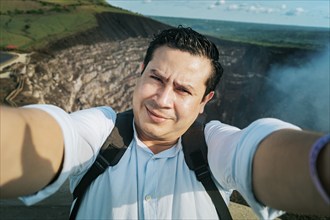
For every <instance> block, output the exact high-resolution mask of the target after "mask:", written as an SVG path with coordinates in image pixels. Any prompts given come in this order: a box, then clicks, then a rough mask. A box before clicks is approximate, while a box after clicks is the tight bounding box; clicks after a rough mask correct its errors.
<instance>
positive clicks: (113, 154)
mask: <svg viewBox="0 0 330 220" xmlns="http://www.w3.org/2000/svg"><path fill="white" fill-rule="evenodd" d="M132 123H133V111H132V110H128V111H126V112H122V113H119V114H117V119H116V124H115V127H114V128H113V130H112V132H111V134H110V135H109V136H108V138H107V139H106V141H105V142H104V143H103V145H102V147H101V149H100V152H99V154H98V156H97V158H96V160H95V162H94V163H93V164H92V166H91V167H90V168H89V170H88V171H87V172H86V174H85V175H84V176H83V178H82V179H81V180H80V182H79V184H78V185H77V186H76V188H75V189H74V191H73V199H76V201H75V203H74V206H73V209H72V211H71V213H70V219H75V218H76V216H77V213H78V210H79V206H80V204H81V201H82V199H83V197H84V194H85V192H86V190H87V188H88V186H89V185H90V184H91V183H92V182H93V181H94V180H95V179H96V178H97V177H98V176H99V175H100V174H102V173H103V172H104V171H105V170H106V169H107V168H108V167H109V166H115V165H116V164H117V163H118V162H119V160H120V158H121V157H122V156H123V155H124V153H125V151H126V149H127V147H128V146H129V144H130V143H131V141H132V139H133V124H132Z"/></svg>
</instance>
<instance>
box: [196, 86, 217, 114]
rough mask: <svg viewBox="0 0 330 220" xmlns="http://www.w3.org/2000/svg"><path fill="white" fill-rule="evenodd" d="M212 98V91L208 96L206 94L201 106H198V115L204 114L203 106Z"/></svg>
mask: <svg viewBox="0 0 330 220" xmlns="http://www.w3.org/2000/svg"><path fill="white" fill-rule="evenodd" d="M213 96H214V91H211V92H210V93H209V94H207V95H206V96H205V97H204V98H203V100H202V102H201V104H200V107H199V113H200V114H202V113H203V112H204V108H205V105H206V104H207V103H208V102H209V101H210V100H211V99H212V98H213Z"/></svg>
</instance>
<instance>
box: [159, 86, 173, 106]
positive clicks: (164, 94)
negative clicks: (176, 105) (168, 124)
mask: <svg viewBox="0 0 330 220" xmlns="http://www.w3.org/2000/svg"><path fill="white" fill-rule="evenodd" d="M174 99H175V94H174V92H173V90H172V88H171V87H170V86H165V87H162V88H161V89H159V90H158V94H157V100H156V102H157V104H158V106H159V107H162V108H170V107H172V104H173V101H174Z"/></svg>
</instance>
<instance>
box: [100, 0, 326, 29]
mask: <svg viewBox="0 0 330 220" xmlns="http://www.w3.org/2000/svg"><path fill="white" fill-rule="evenodd" d="M106 1H107V2H108V3H109V4H111V5H113V6H116V7H121V8H123V9H126V10H129V11H132V12H135V13H139V14H142V15H144V16H162V17H177V18H192V19H207V20H217V21H229V22H244V23H255V24H271V25H286V26H301V27H320V28H328V29H329V28H330V9H329V8H330V1H328V0H316V1H308V0H295V1H283V0H277V1H267V0H257V1H253V0H243V1H242V0H204V1H201V0H169V1H163V0H136V1H132V0H106Z"/></svg>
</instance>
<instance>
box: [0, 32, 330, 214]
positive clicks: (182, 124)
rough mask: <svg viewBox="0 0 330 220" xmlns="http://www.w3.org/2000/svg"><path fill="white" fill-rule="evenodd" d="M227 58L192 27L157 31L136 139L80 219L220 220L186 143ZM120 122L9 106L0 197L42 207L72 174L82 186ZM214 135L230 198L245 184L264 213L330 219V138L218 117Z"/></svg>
mask: <svg viewBox="0 0 330 220" xmlns="http://www.w3.org/2000/svg"><path fill="white" fill-rule="evenodd" d="M218 60H219V53H218V50H217V49H216V47H215V45H214V44H213V43H212V42H210V41H209V40H207V39H206V38H205V37H204V36H202V35H200V34H198V33H196V32H195V31H193V30H191V29H190V28H182V27H179V28H173V29H169V30H165V31H163V32H162V33H160V34H159V35H157V36H156V37H155V39H154V40H153V41H152V42H151V43H150V46H149V48H148V50H147V54H146V57H145V59H144V62H143V65H142V68H141V69H142V70H141V72H142V74H141V77H140V78H139V80H138V82H137V85H136V88H135V91H134V94H133V112H134V138H133V140H132V142H131V144H130V145H129V147H128V149H127V150H126V152H125V154H124V155H123V157H122V158H121V160H120V161H119V163H118V164H117V165H116V166H114V167H109V168H108V169H107V170H106V172H105V173H104V174H102V175H101V176H99V177H98V178H97V179H96V180H95V181H94V182H93V183H92V184H91V186H90V187H89V189H88V191H87V193H86V195H85V197H84V199H83V201H82V204H81V206H80V209H79V212H78V215H77V218H82V219H216V218H217V217H218V216H217V213H216V211H215V208H214V206H213V204H212V201H211V199H210V198H209V197H208V195H207V193H206V192H205V189H204V188H203V186H202V185H201V183H200V182H198V181H197V179H196V177H195V174H194V173H193V172H192V171H191V170H189V168H188V167H187V165H186V163H185V161H184V155H183V152H182V145H181V139H180V137H181V136H182V134H184V133H185V131H186V130H187V129H188V128H189V127H190V125H191V124H192V123H193V122H194V120H195V119H196V117H197V116H198V114H199V113H202V112H203V111H204V107H205V105H206V104H207V102H208V101H209V100H211V99H212V97H213V95H214V89H215V86H216V84H217V83H218V82H219V80H220V77H221V75H222V68H221V65H220V63H219V61H218ZM115 120H116V113H115V112H114V111H113V110H112V109H111V108H109V107H98V108H92V109H87V110H82V111H78V112H74V113H72V114H67V113H66V112H64V111H63V110H61V109H59V108H57V107H55V106H51V105H32V106H27V107H24V108H18V109H10V108H5V107H2V108H1V183H0V184H1V196H2V197H13V196H23V197H22V200H23V201H24V202H25V203H26V204H33V203H36V202H38V201H40V200H42V199H43V198H46V197H47V196H49V195H51V194H53V193H54V192H56V190H57V189H59V188H60V186H61V185H62V184H63V183H64V181H65V180H66V179H67V178H68V177H70V187H71V190H73V189H74V188H75V186H76V185H77V184H78V183H79V181H80V179H81V178H82V176H83V175H84V174H85V172H86V171H87V169H88V167H90V166H91V164H92V163H93V161H94V160H95V158H96V156H97V153H98V151H99V149H100V147H101V146H102V143H103V142H104V141H105V139H106V138H107V136H108V135H109V133H110V132H111V130H112V129H113V127H114V122H115ZM132 123H133V122H132ZM205 139H206V143H207V146H208V161H209V164H210V169H211V172H212V175H213V177H214V179H215V181H216V184H217V187H218V188H219V189H220V191H221V194H222V196H223V197H224V199H225V201H226V202H227V203H228V202H229V196H230V194H231V192H232V190H234V189H236V190H238V191H239V192H240V193H241V194H242V195H243V196H244V197H245V199H246V200H247V202H248V203H249V205H250V206H251V207H252V209H253V210H254V211H255V212H256V214H257V215H258V216H259V217H260V218H264V219H270V218H275V217H276V216H278V215H281V214H283V212H282V211H278V210H286V211H290V212H300V213H301V212H303V213H310V214H320V215H330V213H329V191H330V190H329V185H330V172H329V167H330V164H329V163H330V160H329V157H330V146H329V137H327V136H325V137H323V138H322V137H321V135H320V134H315V133H310V132H305V131H301V130H300V129H299V128H298V127H296V126H294V125H291V124H288V123H285V122H282V121H279V120H276V119H261V120H258V121H255V122H253V123H252V124H251V125H250V126H248V127H247V128H245V129H243V130H240V129H238V128H235V127H232V126H229V125H225V124H222V123H221V122H219V121H212V122H209V123H207V124H206V127H205ZM309 155H311V156H309ZM310 168H311V169H312V171H313V172H311V173H310V171H309V169H310ZM314 168H315V169H314ZM315 174H316V177H315Z"/></svg>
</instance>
